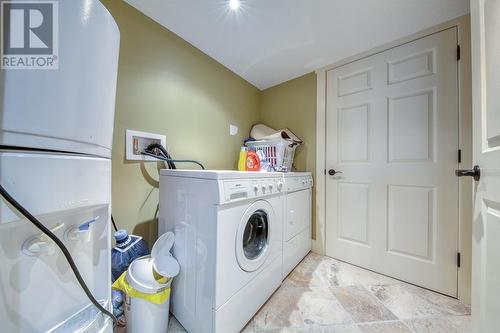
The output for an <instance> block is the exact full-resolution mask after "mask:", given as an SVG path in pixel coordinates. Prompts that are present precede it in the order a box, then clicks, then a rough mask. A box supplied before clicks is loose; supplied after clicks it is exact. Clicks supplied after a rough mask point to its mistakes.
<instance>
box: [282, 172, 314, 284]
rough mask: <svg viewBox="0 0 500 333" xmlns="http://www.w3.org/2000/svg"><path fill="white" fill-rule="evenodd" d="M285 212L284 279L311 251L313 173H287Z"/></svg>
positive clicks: (285, 178) (285, 177)
mask: <svg viewBox="0 0 500 333" xmlns="http://www.w3.org/2000/svg"><path fill="white" fill-rule="evenodd" d="M283 179H284V183H285V192H286V194H285V213H284V218H285V220H284V226H283V278H285V277H286V276H287V275H288V274H290V272H291V271H292V270H293V269H294V268H295V266H297V264H298V263H299V262H300V261H301V260H302V259H303V258H304V257H305V256H306V255H307V254H308V253H309V252H310V251H311V219H312V187H313V178H312V174H311V173H310V172H289V173H284V174H283Z"/></svg>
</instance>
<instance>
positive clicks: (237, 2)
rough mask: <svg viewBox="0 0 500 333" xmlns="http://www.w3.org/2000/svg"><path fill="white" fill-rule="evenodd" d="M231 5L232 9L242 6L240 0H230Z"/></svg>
mask: <svg viewBox="0 0 500 333" xmlns="http://www.w3.org/2000/svg"><path fill="white" fill-rule="evenodd" d="M229 7H230V8H231V9H232V10H236V9H238V8H240V0H229Z"/></svg>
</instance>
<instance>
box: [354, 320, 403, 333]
mask: <svg viewBox="0 0 500 333" xmlns="http://www.w3.org/2000/svg"><path fill="white" fill-rule="evenodd" d="M358 327H359V328H360V329H361V332H363V333H412V331H411V330H410V329H409V328H408V327H407V326H406V325H405V324H403V323H402V322H400V321H393V322H381V323H372V324H363V325H359V326H358Z"/></svg>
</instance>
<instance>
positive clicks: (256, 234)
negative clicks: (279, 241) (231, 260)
mask: <svg viewBox="0 0 500 333" xmlns="http://www.w3.org/2000/svg"><path fill="white" fill-rule="evenodd" d="M275 221H276V217H275V214H274V210H273V208H272V206H271V205H270V204H269V203H268V202H267V201H264V200H259V201H256V202H254V203H253V204H252V205H251V206H250V207H248V209H247V210H246V211H245V214H244V215H243V217H242V218H241V221H240V224H239V227H238V232H237V234H236V258H237V260H238V264H239V265H240V267H241V269H243V270H245V271H247V272H253V271H256V270H258V269H259V268H260V267H261V266H262V265H263V264H264V263H265V261H266V259H267V257H268V256H269V253H270V249H269V247H270V241H271V235H272V232H273V223H276V222H275Z"/></svg>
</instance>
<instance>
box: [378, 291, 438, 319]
mask: <svg viewBox="0 0 500 333" xmlns="http://www.w3.org/2000/svg"><path fill="white" fill-rule="evenodd" d="M370 290H371V291H372V293H373V294H374V295H375V297H377V298H378V299H379V300H380V301H381V302H382V303H383V304H384V305H385V306H386V307H387V308H388V309H389V310H390V311H391V312H392V313H394V314H395V315H396V316H397V317H398V318H400V319H414V318H426V317H439V316H443V312H441V311H440V310H439V308H437V307H436V306H434V305H433V304H431V303H429V302H427V301H426V300H424V299H423V298H421V297H419V296H418V295H417V294H416V293H415V292H414V290H413V288H408V287H407V286H405V285H390V286H372V287H371V288H370Z"/></svg>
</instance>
